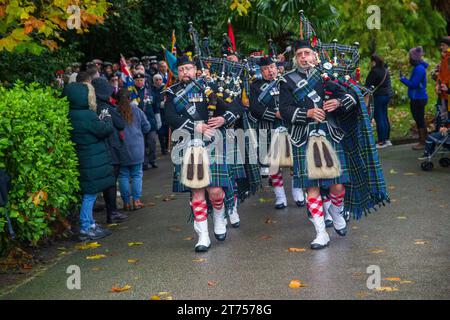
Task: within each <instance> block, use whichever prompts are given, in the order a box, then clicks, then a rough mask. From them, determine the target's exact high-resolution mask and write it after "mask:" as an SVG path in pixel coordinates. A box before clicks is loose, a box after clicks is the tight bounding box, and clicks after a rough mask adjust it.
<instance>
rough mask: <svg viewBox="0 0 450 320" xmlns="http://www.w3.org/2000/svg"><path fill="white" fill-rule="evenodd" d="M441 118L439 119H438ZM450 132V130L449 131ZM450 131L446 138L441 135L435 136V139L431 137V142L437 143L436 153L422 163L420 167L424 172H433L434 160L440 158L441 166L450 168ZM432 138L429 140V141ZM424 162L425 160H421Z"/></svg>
mask: <svg viewBox="0 0 450 320" xmlns="http://www.w3.org/2000/svg"><path fill="white" fill-rule="evenodd" d="M437 118H439V117H437ZM449 131H450V129H449ZM449 131H447V133H446V134H445V136H440V137H439V138H437V137H436V136H439V134H435V137H431V140H433V141H434V142H435V148H434V151H433V152H432V153H431V154H430V155H428V156H426V157H425V159H424V161H423V162H422V163H421V165H420V167H421V168H422V170H423V171H431V170H433V167H434V164H433V159H435V158H439V165H440V166H441V167H443V168H447V167H449V166H450V135H449ZM429 138H430V137H428V138H427V140H428V139H429ZM421 160H423V159H421Z"/></svg>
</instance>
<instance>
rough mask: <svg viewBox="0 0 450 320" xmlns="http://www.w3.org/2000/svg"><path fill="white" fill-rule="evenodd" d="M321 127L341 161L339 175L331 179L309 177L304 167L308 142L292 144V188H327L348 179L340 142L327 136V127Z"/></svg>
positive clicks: (345, 181)
mask: <svg viewBox="0 0 450 320" xmlns="http://www.w3.org/2000/svg"><path fill="white" fill-rule="evenodd" d="M321 129H322V130H323V131H325V133H326V134H327V139H328V141H329V142H330V144H331V145H332V146H333V148H334V150H335V151H336V154H337V157H338V159H339V162H340V163H341V175H340V176H339V177H337V178H333V179H309V178H308V169H307V167H306V150H307V147H308V143H305V144H304V145H302V146H301V147H296V146H294V145H293V146H292V152H293V157H294V168H293V169H294V170H293V171H294V175H293V177H292V178H293V180H294V188H302V189H306V188H311V187H321V188H326V189H327V188H329V187H330V186H332V185H333V184H344V183H347V182H348V181H349V179H350V178H349V174H348V168H347V161H346V158H345V153H344V149H343V145H342V143H336V142H335V141H334V140H332V139H331V138H330V137H329V134H328V129H327V128H326V126H321Z"/></svg>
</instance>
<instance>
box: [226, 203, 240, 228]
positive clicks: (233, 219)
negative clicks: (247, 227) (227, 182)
mask: <svg viewBox="0 0 450 320" xmlns="http://www.w3.org/2000/svg"><path fill="white" fill-rule="evenodd" d="M237 207H238V204H237V199H236V200H234V206H233V211H232V212H231V214H229V215H228V217H229V218H230V223H231V226H232V227H233V228H239V226H240V222H241V219H240V218H239V214H238V211H237Z"/></svg>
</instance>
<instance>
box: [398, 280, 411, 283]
mask: <svg viewBox="0 0 450 320" xmlns="http://www.w3.org/2000/svg"><path fill="white" fill-rule="evenodd" d="M411 283H414V281H410V280H402V281H400V284H411Z"/></svg>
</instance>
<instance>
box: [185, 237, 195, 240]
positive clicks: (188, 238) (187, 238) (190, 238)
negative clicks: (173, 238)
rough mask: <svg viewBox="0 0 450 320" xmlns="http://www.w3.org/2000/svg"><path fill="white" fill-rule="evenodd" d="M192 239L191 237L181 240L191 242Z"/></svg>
mask: <svg viewBox="0 0 450 320" xmlns="http://www.w3.org/2000/svg"><path fill="white" fill-rule="evenodd" d="M192 239H194V238H193V237H186V238H183V240H185V241H191V240H192Z"/></svg>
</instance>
